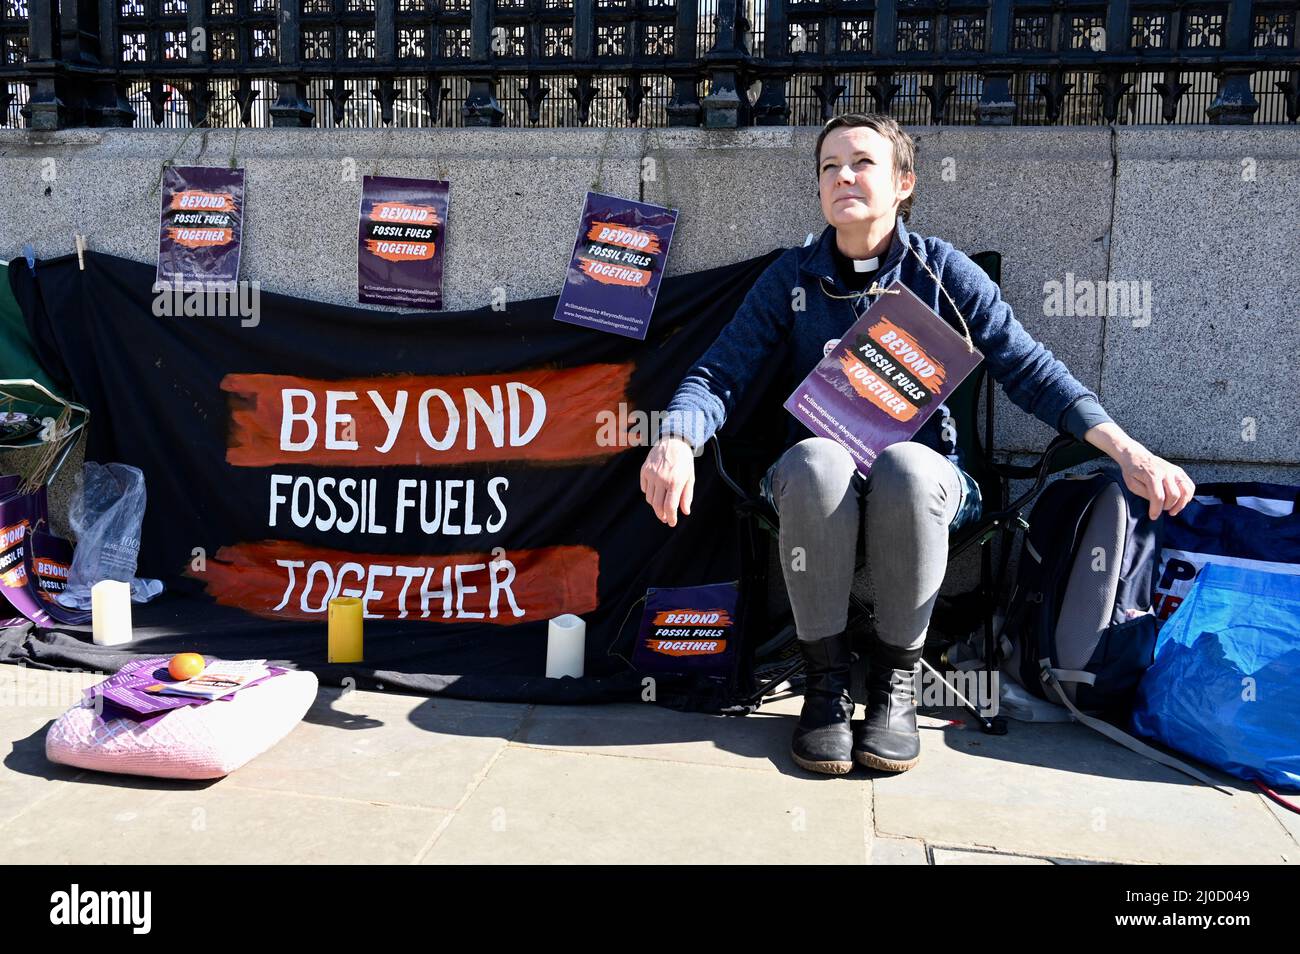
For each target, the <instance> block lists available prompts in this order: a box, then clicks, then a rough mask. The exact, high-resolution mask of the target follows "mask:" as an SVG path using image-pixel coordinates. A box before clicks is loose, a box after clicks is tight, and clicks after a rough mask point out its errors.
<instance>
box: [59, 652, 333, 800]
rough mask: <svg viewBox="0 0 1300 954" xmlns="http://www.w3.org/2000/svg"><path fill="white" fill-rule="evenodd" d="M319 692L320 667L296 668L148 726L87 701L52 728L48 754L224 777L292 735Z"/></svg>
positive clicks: (109, 767) (176, 774) (72, 761)
mask: <svg viewBox="0 0 1300 954" xmlns="http://www.w3.org/2000/svg"><path fill="white" fill-rule="evenodd" d="M315 698H316V675H315V673H310V672H302V671H298V670H293V671H290V672H286V673H284V674H283V675H280V676H276V677H275V678H274V679H268V680H266V682H263V683H259V684H258V685H256V686H250V687H249V688H247V689H244V690H241V691H240V692H239V693H237V694H236V695H235V697H234V698H233V699H226V700H218V701H216V702H210V703H208V704H207V705H202V706H187V707H185V708H181V709H174V710H172V711H171V712H169V713H167V715H165V716H164V717H163V718H161V719H160V720H158V721H157V722H156V723H154V724H153V725H151V726H148V727H145V726H141V725H140V724H139V723H137V722H133V721H131V720H129V719H103V718H101V717H100V716H98V715H96V714H95V710H94V708H93V703H91V702H89V701H88V700H87V701H83V702H81V703H80V704H78V705H76V706H73V707H72V708H71V709H69V710H68V711H67V712H65V713H63V715H61V716H59V718H58V719H56V720H55V722H54V724H53V725H52V726H50V730H49V732H47V733H46V735H45V756H46V758H48V759H49V760H50V761H51V762H60V763H62V764H64V765H73V766H76V767H77V768H85V769H95V770H96V771H100V772H120V773H123V774H126V775H152V776H154V777H156V778H220V777H221V776H223V775H229V774H230V773H231V772H233V771H235V769H237V768H239V767H240V766H242V765H244V764H245V763H246V762H248V761H250V760H251V759H253V758H256V757H257V756H259V755H261V754H262V753H263V752H265V751H266V750H267V749H269V748H270V747H271V746H273V745H275V743H277V742H279V741H280V740H281V739H283V738H284V737H285V736H286V735H288V734H289V732H290V730H292V729H293V727H294V726H295V725H297V724H298V723H299V722H300V721H301V720H302V717H303V716H304V715H305V714H306V712H307V710H308V709H309V708H311V704H312V701H313V700H314V699H315Z"/></svg>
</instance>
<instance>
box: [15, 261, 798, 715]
mask: <svg viewBox="0 0 1300 954" xmlns="http://www.w3.org/2000/svg"><path fill="white" fill-rule="evenodd" d="M777 254H778V253H777V252H775V251H774V252H772V253H769V254H768V255H765V256H762V257H759V258H755V259H750V260H748V261H744V262H740V263H738V264H735V265H729V266H725V267H722V268H717V269H712V270H709V271H704V272H697V273H693V274H689V275H682V276H677V277H671V278H668V279H666V280H665V281H664V283H663V286H662V289H661V292H660V295H659V301H658V305H657V307H656V310H655V314H654V318H653V321H652V323H651V327H650V333H649V336H648V338H647V339H646V340H645V341H644V342H638V341H635V340H631V339H628V338H624V337H621V336H617V335H612V334H606V333H603V332H599V331H592V330H587V329H583V328H578V327H575V326H572V325H568V324H563V323H560V322H556V321H554V320H553V319H552V314H553V312H554V309H555V302H556V299H555V297H547V298H537V299H531V300H528V301H521V302H509V303H508V304H507V306H506V308H505V310H504V311H494V310H493V309H491V308H482V309H477V310H473V311H461V312H441V313H429V314H414V315H399V314H394V313H390V312H376V311H371V310H368V309H362V308H351V307H340V306H336V305H329V304H322V303H318V302H312V301H307V300H303V299H299V298H293V297H289V296H284V295H276V294H271V293H267V292H261V293H260V297H259V298H258V302H257V312H256V315H255V316H254V315H250V314H248V313H243V314H230V315H226V316H222V317H217V316H212V315H202V316H200V315H185V314H183V313H182V314H179V315H171V316H168V315H167V314H165V313H164V314H163V315H162V316H159V315H158V314H156V311H157V310H163V311H164V312H165V310H166V309H167V308H172V310H173V311H175V310H177V309H176V308H175V307H174V306H176V305H178V304H182V303H180V302H179V301H178V300H177V299H176V298H173V299H172V300H171V301H170V302H167V303H164V304H163V305H159V304H158V300H157V299H156V296H155V294H154V293H153V291H152V284H153V281H154V269H153V267H152V266H151V265H148V264H145V263H141V262H133V261H129V260H125V259H121V258H117V257H113V256H108V255H102V254H97V253H94V252H88V253H87V254H86V256H85V259H86V268H85V271H79V270H78V267H77V261H76V258H75V256H67V257H64V258H59V259H52V260H49V261H41V262H38V263H37V267H36V270H35V274H34V275H33V273H32V272H31V271H30V270H29V269H28V268H27V265H26V263H25V262H23V261H21V260H18V261H15V262H14V263H13V264H12V265H11V267H10V278H11V283H12V286H13V291H14V294H15V297H16V299H17V300H18V302H19V303H20V305H21V306H22V308H23V312H24V315H25V317H26V320H27V324H28V328H29V330H30V333H31V335H32V339H33V343H34V347H35V351H36V354H37V355H38V357H39V359H40V361H41V362H42V364H43V365H44V366H45V368H46V370H47V371H48V372H49V374H50V375H51V377H52V378H53V379H54V380H55V382H56V384H58V385H59V386H60V387H62V388H64V389H65V390H66V392H67V393H71V394H74V395H75V396H76V397H77V399H78V400H80V401H81V402H82V403H84V404H86V405H87V406H88V407H89V409H90V411H91V422H90V425H89V429H88V443H87V451H86V457H87V459H88V460H96V461H100V462H107V461H120V462H124V463H128V464H132V465H134V466H136V467H139V468H140V469H141V470H142V471H143V472H144V474H145V481H146V487H147V491H148V507H147V510H146V515H145V520H144V528H143V534H142V540H141V547H140V562H139V570H138V572H139V574H140V575H142V576H150V577H158V578H160V579H162V580H163V581H164V582H165V583H166V585H167V591H166V593H165V594H164V595H163V596H162V597H160V598H158V599H157V600H156V601H154V602H153V603H150V604H147V605H136V606H134V607H133V612H134V621H135V626H136V639H135V641H134V642H133V643H132V644H131V645H130V646H129V647H127V649H128V650H129V653H123V652H121V651H110V650H104V649H101V648H99V647H95V646H93V645H90V643H89V628H88V627H80V628H77V627H63V628H60V629H57V630H40V629H35V628H33V627H31V626H23V627H12V628H9V629H7V630H3V631H0V661H8V662H13V661H26V662H27V663H28V664H31V665H35V666H45V667H55V668H82V669H101V670H103V671H111V670H114V669H116V668H117V667H118V666H120V665H121V664H122V662H124V661H125V660H126V658H129V655H130V654H144V653H147V654H167V653H172V652H176V651H181V650H195V651H199V652H204V653H208V654H212V655H217V656H221V657H224V658H244V657H264V658H267V659H270V660H273V661H276V662H282V663H287V664H291V665H295V666H298V667H301V668H309V669H312V670H315V671H317V672H318V673H319V674H320V675H321V676H322V679H323V680H324V681H325V682H327V683H331V684H338V683H340V682H341V681H342V680H343V679H345V678H347V677H352V678H353V679H355V680H356V685H357V686H358V687H359V688H365V687H367V686H375V685H379V684H383V685H384V686H385V687H387V688H396V689H407V690H410V691H417V692H427V693H445V694H448V695H455V696H458V697H462V698H480V699H495V700H512V701H538V702H580V701H581V702H594V701H607V700H612V699H617V698H632V697H634V694H635V693H636V692H637V691H638V689H639V686H640V681H639V677H638V675H637V674H636V673H633V672H631V671H630V670H629V668H628V666H627V665H626V663H624V662H623V660H622V659H620V658H619V656H618V655H614V654H611V653H610V652H609V649H610V647H611V645H612V644H614V643H615V642H616V640H617V641H618V642H619V644H620V646H621V647H623V649H622V652H623V655H627V647H628V646H629V645H630V643H629V640H630V638H631V636H632V633H633V632H634V631H635V628H636V623H637V619H638V617H637V612H636V611H637V606H636V605H635V604H636V602H637V600H638V599H639V598H640V597H641V596H642V595H643V594H644V593H645V590H646V588H647V587H649V586H688V585H694V584H700V583H713V582H721V581H725V580H733V579H736V578H737V576H738V567H739V561H738V548H737V543H738V540H737V534H738V529H737V526H736V522H735V518H734V515H733V511H732V507H731V497H730V494H729V493H728V491H727V490H726V488H725V487H724V486H723V485H722V483H721V481H719V480H718V479H717V477H716V474H715V471H714V468H713V465H712V462H711V460H710V459H709V458H708V457H707V456H706V457H702V458H700V459H699V460H697V464H696V473H697V486H696V491H695V505H694V507H693V512H692V515H691V516H690V517H688V518H684V519H682V520H680V521H679V524H678V526H677V527H676V528H675V529H672V528H668V527H666V526H664V525H662V524H661V523H660V522H659V521H658V520H657V519H656V518H655V516H654V514H653V512H652V511H651V509H650V508H649V507H648V506H647V505H646V503H645V501H644V497H643V496H642V494H641V492H640V488H639V480H638V473H639V469H640V466H641V464H642V462H643V461H644V458H645V453H646V448H645V447H644V446H635V445H634V444H632V442H633V441H636V440H639V439H640V435H641V434H647V433H649V431H650V429H651V427H652V425H653V421H652V419H651V417H650V412H652V411H656V410H658V409H661V408H663V407H664V406H666V404H667V402H668V399H669V397H670V396H671V394H672V392H673V390H674V388H675V387H676V385H677V383H678V382H679V381H680V380H681V378H682V376H683V375H684V373H685V372H686V370H687V369H688V368H689V366H690V365H691V364H692V362H693V361H694V360H695V359H696V358H697V357H698V356H699V355H700V354H701V353H702V352H703V351H704V350H705V348H706V347H707V346H708V345H709V344H710V343H711V342H712V340H713V338H714V337H715V336H716V335H717V333H718V332H719V331H720V330H721V328H722V327H723V325H724V324H725V323H726V322H727V321H728V320H729V319H730V318H731V317H732V315H733V314H734V313H735V311H736V309H737V307H738V306H739V304H740V302H741V300H742V299H743V297H744V295H745V293H746V292H747V291H748V289H749V288H750V286H751V285H752V284H753V282H754V280H755V279H756V278H757V277H758V275H759V274H760V273H761V272H762V270H763V269H764V268H765V267H766V266H767V265H768V264H769V263H770V262H771V261H772V260H773V259H774V257H775V256H776V255H777ZM180 310H181V311H183V310H184V308H183V307H182V308H181V309H180ZM254 317H255V318H256V321H254V320H253V319H254ZM763 373H765V371H764V369H755V374H756V376H759V375H760V374H763ZM755 393H757V389H756V392H755ZM403 394H405V397H402V395H403ZM539 394H540V395H541V397H540V398H539V397H538V396H537V395H539ZM331 395H332V397H331ZM331 401H332V402H333V403H332V404H331V403H330V402H331ZM403 402H404V405H403ZM749 417H750V414H749V412H748V411H747V410H742V411H740V412H738V413H737V414H736V415H735V417H734V419H733V420H732V421H731V422H729V430H735V429H737V428H738V427H743V426H744V425H745V423H746V422H747V420H748V418H749ZM453 419H455V420H453ZM611 421H612V423H611ZM602 427H603V428H604V430H603V431H602ZM471 429H472V430H473V435H472V436H471V435H470V433H469V432H470V430H471ZM453 431H454V433H453ZM530 432H531V433H530ZM611 434H612V435H614V437H615V438H616V439H615V440H614V441H613V442H612V443H611V441H610V436H611ZM629 435H630V436H629ZM349 482H350V483H349ZM471 486H472V490H471ZM471 496H472V500H471V499H470V498H471ZM399 509H400V510H401V511H402V516H403V522H402V526H401V529H400V530H399V529H398V521H397V516H398V513H397V511H398V510H399ZM435 511H436V512H435ZM431 528H432V529H431ZM453 531H455V532H453ZM331 586H332V587H333V592H344V593H346V592H348V591H349V589H351V590H353V591H360V592H361V593H363V594H366V595H367V604H368V608H369V609H370V611H371V612H373V613H374V614H375V615H377V616H382V617H384V618H379V619H367V620H366V624H365V648H366V658H365V663H364V665H347V666H344V665H330V664H328V663H327V662H326V635H325V634H326V622H325V615H324V612H323V610H324V605H325V602H324V601H325V598H326V596H327V595H328V594H329V593H330V592H331ZM402 587H405V589H404V590H403V589H402ZM399 590H401V592H400V593H399ZM448 594H450V596H448ZM403 612H404V613H405V615H404V616H403V615H402V614H403ZM561 612H574V613H577V614H578V615H580V616H582V617H583V618H584V619H585V620H586V622H587V633H588V637H587V654H586V673H587V676H586V677H585V678H583V679H580V680H572V679H565V680H547V679H545V678H543V677H542V676H543V672H544V660H545V653H546V628H547V624H546V620H547V619H548V618H550V617H551V616H554V615H557V614H558V613H561ZM475 613H480V614H482V615H481V616H478V617H475V616H473V614H475Z"/></svg>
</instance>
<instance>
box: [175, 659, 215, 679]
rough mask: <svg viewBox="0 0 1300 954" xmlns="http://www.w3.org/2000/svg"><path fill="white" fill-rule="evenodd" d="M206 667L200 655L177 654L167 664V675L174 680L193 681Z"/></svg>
mask: <svg viewBox="0 0 1300 954" xmlns="http://www.w3.org/2000/svg"><path fill="white" fill-rule="evenodd" d="M206 665H207V663H206V662H204V660H203V657H202V656H200V655H199V654H198V653H177V654H176V655H175V656H173V657H172V658H171V661H170V662H168V663H167V674H168V675H169V676H171V677H172V678H173V679H193V678H194V677H195V676H197V675H198V674H199V673H201V672H203V667H204V666H206Z"/></svg>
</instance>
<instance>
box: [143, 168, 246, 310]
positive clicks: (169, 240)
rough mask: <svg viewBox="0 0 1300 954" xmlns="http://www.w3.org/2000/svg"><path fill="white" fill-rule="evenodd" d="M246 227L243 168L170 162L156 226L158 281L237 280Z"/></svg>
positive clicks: (206, 282) (231, 282)
mask: <svg viewBox="0 0 1300 954" xmlns="http://www.w3.org/2000/svg"><path fill="white" fill-rule="evenodd" d="M243 232H244V170H243V169H218V168H215V167H211V166H168V167H167V170H166V171H165V172H164V173H163V181H162V218H161V220H160V225H159V229H158V275H157V281H158V283H159V284H163V283H166V284H169V285H172V286H177V285H185V284H188V283H194V282H197V283H202V284H204V285H234V284H235V282H236V281H238V280H239V253H240V247H241V245H242V238H243Z"/></svg>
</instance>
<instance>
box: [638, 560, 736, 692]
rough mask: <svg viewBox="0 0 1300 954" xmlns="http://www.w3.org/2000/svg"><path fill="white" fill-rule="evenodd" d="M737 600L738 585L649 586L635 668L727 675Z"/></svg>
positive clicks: (731, 661) (733, 652)
mask: <svg viewBox="0 0 1300 954" xmlns="http://www.w3.org/2000/svg"><path fill="white" fill-rule="evenodd" d="M739 602H740V590H739V587H738V586H737V584H735V583H709V584H706V585H704V586H678V587H671V588H657V589H650V590H647V591H646V598H645V610H644V611H643V612H642V614H641V626H640V628H639V629H638V631H637V640H636V645H635V646H634V647H633V649H632V666H633V667H634V668H635V669H637V670H639V671H641V672H671V673H694V672H698V673H702V674H705V675H711V676H716V677H718V678H725V677H726V676H727V674H728V673H730V671H731V669H732V667H733V666H734V665H735V663H736V658H737V652H736V644H737V637H738V636H739V633H738V631H737V625H738V623H737V619H736V610H737V607H738V605H739Z"/></svg>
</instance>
